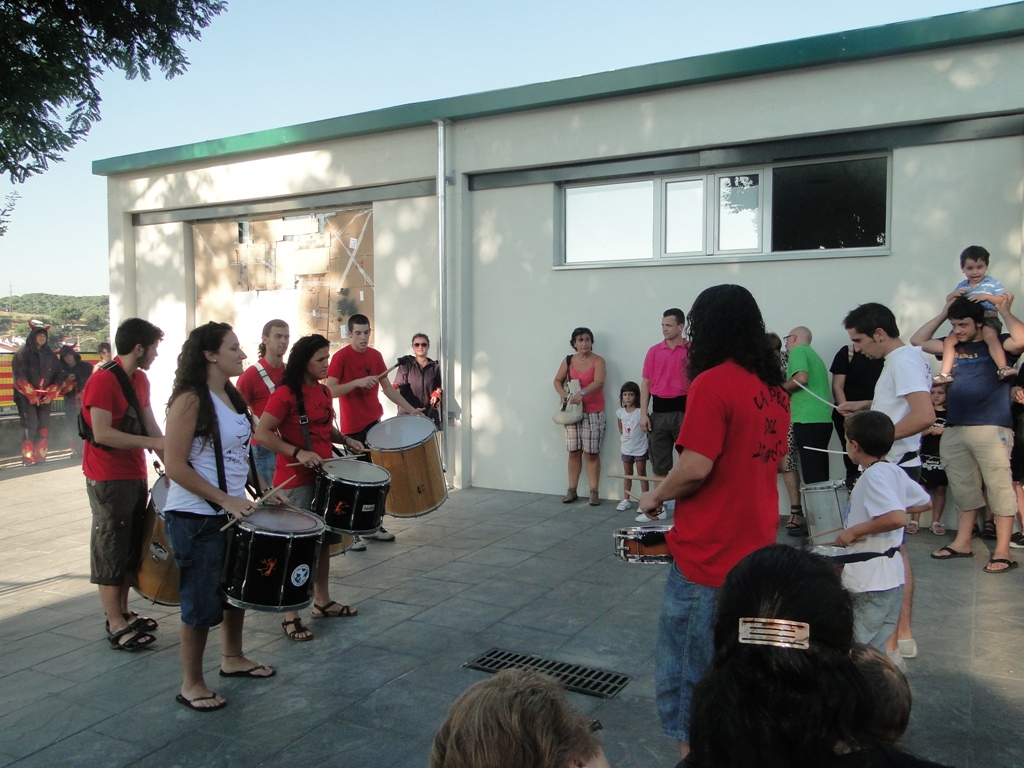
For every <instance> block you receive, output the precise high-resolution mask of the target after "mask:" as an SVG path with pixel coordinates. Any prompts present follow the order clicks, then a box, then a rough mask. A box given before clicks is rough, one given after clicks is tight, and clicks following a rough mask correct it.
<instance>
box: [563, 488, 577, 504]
mask: <svg viewBox="0 0 1024 768" xmlns="http://www.w3.org/2000/svg"><path fill="white" fill-rule="evenodd" d="M579 497H580V496H579V494H578V493H576V489H575V488H570V489H569V492H568V493H566V494H565V498H564V499H562V503H563V504H572V503H573V502H574V501H576V499H578V498H579Z"/></svg>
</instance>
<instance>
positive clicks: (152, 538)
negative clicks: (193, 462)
mask: <svg viewBox="0 0 1024 768" xmlns="http://www.w3.org/2000/svg"><path fill="white" fill-rule="evenodd" d="M165 506H167V479H166V478H165V477H164V476H163V475H161V476H160V477H158V478H157V481H156V483H154V484H153V487H152V488H151V489H150V491H149V506H147V507H146V516H145V518H144V519H143V523H142V560H141V562H140V563H139V570H138V571H137V572H136V573H135V581H134V583H133V585H132V586H134V587H135V591H136V592H138V593H139V594H140V595H142V596H143V597H144V598H146V599H147V600H150V601H152V602H154V603H157V604H158V605H181V598H180V597H179V596H178V564H177V563H175V562H174V553H173V552H171V545H170V542H168V540H167V534H166V533H165V532H164V519H163V516H162V515H163V511H164V507H165Z"/></svg>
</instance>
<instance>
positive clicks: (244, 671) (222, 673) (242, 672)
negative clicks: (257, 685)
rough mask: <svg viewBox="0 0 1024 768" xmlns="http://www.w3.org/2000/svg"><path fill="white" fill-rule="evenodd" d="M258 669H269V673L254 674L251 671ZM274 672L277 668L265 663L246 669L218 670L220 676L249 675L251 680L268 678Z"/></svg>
mask: <svg viewBox="0 0 1024 768" xmlns="http://www.w3.org/2000/svg"><path fill="white" fill-rule="evenodd" d="M258 669H267V670H270V674H269V675H254V674H253V672H255V671H256V670H258ZM276 674H277V670H276V669H274V668H272V667H268V666H267V665H266V664H257V665H255V666H252V667H249V668H248V669H240V670H239V671H238V672H225V671H224V670H223V669H222V670H221V671H220V676H221V677H251V678H252V679H253V680H269V679H270V678H272V677H273V676H274V675H276Z"/></svg>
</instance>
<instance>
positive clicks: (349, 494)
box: [312, 459, 391, 534]
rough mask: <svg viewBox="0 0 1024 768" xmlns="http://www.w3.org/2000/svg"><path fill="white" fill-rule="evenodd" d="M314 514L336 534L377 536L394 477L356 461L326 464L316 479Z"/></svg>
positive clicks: (338, 460) (380, 469)
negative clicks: (371, 534) (375, 532)
mask: <svg viewBox="0 0 1024 768" xmlns="http://www.w3.org/2000/svg"><path fill="white" fill-rule="evenodd" d="M315 488H316V490H315V492H314V494H313V510H312V511H313V514H314V515H319V516H320V517H322V518H323V519H324V524H325V525H326V526H327V530H329V531H333V532H335V533H355V534H360V533H373V532H374V531H376V530H377V529H378V528H380V521H381V520H383V519H384V500H385V499H386V498H387V495H388V489H389V488H391V475H390V474H388V471H387V470H386V469H384V468H382V467H378V466H375V465H373V464H367V463H366V462H365V461H353V460H352V459H332V460H331V461H325V462H324V463H323V465H322V466H321V467H320V471H319V472H318V473H317V476H316V486H315Z"/></svg>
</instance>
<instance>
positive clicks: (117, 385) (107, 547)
mask: <svg viewBox="0 0 1024 768" xmlns="http://www.w3.org/2000/svg"><path fill="white" fill-rule="evenodd" d="M163 337H164V332H163V331H161V330H160V329H159V328H157V327H156V326H155V325H153V324H152V323H150V322H148V321H146V320H143V319H141V318H138V317H132V318H128V319H127V320H125V321H124V322H123V323H121V325H119V326H118V328H117V331H116V333H115V334H114V344H115V346H116V348H117V357H116V358H115V359H114V360H113V361H111V362H110V363H108V364H106V365H103V366H100V367H99V368H97V369H96V371H95V372H94V373H93V375H92V376H90V377H89V380H88V381H87V382H86V384H85V389H84V390H83V391H82V419H83V421H84V423H85V425H86V427H88V430H89V431H90V434H91V436H90V437H89V438H88V439H87V440H86V443H85V445H84V449H83V454H82V457H83V460H82V472H83V474H84V475H85V482H86V490H87V491H88V494H89V507H90V508H91V510H92V537H91V539H90V542H89V544H90V578H89V580H90V582H91V583H93V584H96V585H97V586H98V587H99V592H100V601H101V602H102V603H103V611H104V613H105V614H106V617H107V640H108V642H109V643H110V647H111V648H113V649H115V650H118V651H135V650H139V649H141V648H145V647H146V646H148V645H151V644H152V643H153V642H154V640H156V637H155V636H154V635H153V634H152V633H153V631H154V630H156V628H157V622H156V621H155V620H154V619H151V618H148V617H145V616H139V615H138V614H136V613H133V612H132V611H129V610H128V592H129V590H130V588H131V584H132V581H133V580H134V577H135V572H136V571H137V570H138V568H139V562H140V560H141V556H142V538H143V536H144V533H145V532H144V523H145V516H146V496H147V493H146V491H147V483H146V480H147V477H148V473H147V468H146V456H145V452H146V451H147V450H148V451H153V452H154V453H156V454H157V456H159V457H160V458H163V452H164V437H163V434H162V433H161V432H160V427H159V425H158V424H157V423H156V419H155V418H154V416H153V409H152V407H151V406H150V399H149V379H148V378H147V377H146V373H145V372H146V371H147V370H149V366H150V365H151V364H152V363H153V361H154V360H155V359H156V356H157V347H158V346H159V345H160V340H161V339H162V338H163Z"/></svg>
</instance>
